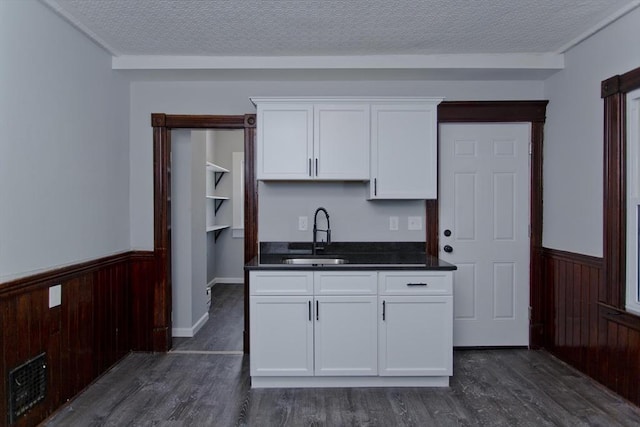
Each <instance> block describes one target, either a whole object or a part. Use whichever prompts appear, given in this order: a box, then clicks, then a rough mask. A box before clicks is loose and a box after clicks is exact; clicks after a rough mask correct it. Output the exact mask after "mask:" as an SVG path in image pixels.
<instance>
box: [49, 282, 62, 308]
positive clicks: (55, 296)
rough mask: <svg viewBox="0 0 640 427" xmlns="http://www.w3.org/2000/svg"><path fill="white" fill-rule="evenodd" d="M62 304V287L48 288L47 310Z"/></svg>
mask: <svg viewBox="0 0 640 427" xmlns="http://www.w3.org/2000/svg"><path fill="white" fill-rule="evenodd" d="M60 304H62V285H53V286H50V287H49V308H53V307H57V306H59V305H60Z"/></svg>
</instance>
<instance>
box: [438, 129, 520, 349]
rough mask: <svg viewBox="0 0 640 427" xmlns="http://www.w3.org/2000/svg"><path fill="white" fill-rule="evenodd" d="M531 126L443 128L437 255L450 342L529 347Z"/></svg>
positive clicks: (462, 344) (460, 344)
mask: <svg viewBox="0 0 640 427" xmlns="http://www.w3.org/2000/svg"><path fill="white" fill-rule="evenodd" d="M530 133H531V129H530V125H529V124H523V123H518V124H443V125H441V126H440V199H439V204H440V253H439V256H440V258H442V259H443V260H445V261H447V262H450V263H452V264H455V265H456V266H457V267H458V270H457V271H455V273H454V280H453V283H454V287H453V295H454V298H453V301H454V310H453V314H454V321H453V345H454V346H520V345H528V344H529V310H528V308H529V141H530Z"/></svg>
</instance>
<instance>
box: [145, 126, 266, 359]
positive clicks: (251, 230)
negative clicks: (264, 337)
mask: <svg viewBox="0 0 640 427" xmlns="http://www.w3.org/2000/svg"><path fill="white" fill-rule="evenodd" d="M151 126H152V127H153V152H154V184H153V186H154V214H153V217H154V219H153V223H154V253H155V264H156V272H155V273H156V277H155V286H154V292H153V301H154V321H153V350H154V351H161V352H162V351H168V350H169V349H170V348H171V221H170V212H171V195H170V189H171V171H170V168H169V158H170V156H171V129H244V141H245V219H244V222H245V237H244V239H245V248H244V256H245V263H246V262H248V261H249V260H250V259H251V258H253V257H254V256H256V255H257V254H258V243H257V241H258V225H257V224H258V210H257V209H258V205H257V200H258V189H257V182H256V180H255V172H254V169H255V167H254V166H255V126H256V117H255V114H245V115H240V116H212V115H181V114H171V115H170V114H162V113H154V114H152V115H151ZM248 286H249V282H248V280H246V275H245V336H244V344H245V352H247V351H248V349H249V335H248V331H249V321H248V319H249V317H248V303H249V299H248V298H249V292H248Z"/></svg>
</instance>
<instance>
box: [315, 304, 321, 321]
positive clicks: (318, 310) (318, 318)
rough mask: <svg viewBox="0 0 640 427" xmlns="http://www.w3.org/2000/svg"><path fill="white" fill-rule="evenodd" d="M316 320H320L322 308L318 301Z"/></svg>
mask: <svg viewBox="0 0 640 427" xmlns="http://www.w3.org/2000/svg"><path fill="white" fill-rule="evenodd" d="M316 320H320V306H319V305H318V301H317V300H316Z"/></svg>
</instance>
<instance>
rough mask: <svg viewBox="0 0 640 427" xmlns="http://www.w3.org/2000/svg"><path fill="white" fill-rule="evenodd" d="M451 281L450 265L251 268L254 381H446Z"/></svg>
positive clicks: (449, 364) (345, 384)
mask: <svg viewBox="0 0 640 427" xmlns="http://www.w3.org/2000/svg"><path fill="white" fill-rule="evenodd" d="M451 288H452V273H451V272H428V271H427V272H420V271H418V272H416V271H409V272H407V271H399V272H395V271H381V272H377V271H335V270H334V271H262V270H259V271H251V272H250V283H249V289H250V297H249V299H250V312H249V317H250V341H251V342H250V350H251V351H250V363H251V377H252V386H253V387H287V386H292V387H294V386H295V387H331V386H340V387H349V386H405V385H406V386H446V385H448V383H449V376H450V375H451V374H452V363H453V362H452V330H453V328H452V322H453V318H452V316H453V313H452V310H453V301H452V296H451V290H452V289H451ZM407 292H408V293H409V294H407Z"/></svg>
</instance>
